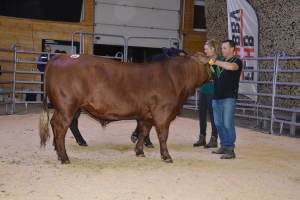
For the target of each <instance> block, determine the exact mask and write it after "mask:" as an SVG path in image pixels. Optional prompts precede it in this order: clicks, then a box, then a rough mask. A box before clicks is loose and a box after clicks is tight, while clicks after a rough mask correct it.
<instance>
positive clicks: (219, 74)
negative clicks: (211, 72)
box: [216, 56, 237, 78]
mask: <svg viewBox="0 0 300 200" xmlns="http://www.w3.org/2000/svg"><path fill="white" fill-rule="evenodd" d="M223 60H225V57H223V58H221V60H220V61H223ZM236 60H237V57H236V56H233V57H232V58H231V59H230V60H229V62H230V63H231V62H234V61H236ZM223 70H224V68H223V69H222V70H221V71H220V67H219V66H217V70H216V73H217V76H218V78H220V76H221V73H222V72H223Z"/></svg>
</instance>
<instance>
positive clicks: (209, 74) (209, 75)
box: [190, 56, 211, 81]
mask: <svg viewBox="0 0 300 200" xmlns="http://www.w3.org/2000/svg"><path fill="white" fill-rule="evenodd" d="M190 57H192V58H194V59H196V60H197V61H198V62H199V63H200V64H201V65H202V66H203V67H204V69H205V70H206V72H207V74H208V79H207V81H208V80H209V79H210V77H211V73H209V72H208V70H207V68H206V67H205V65H204V64H203V63H202V62H201V61H200V60H199V59H198V58H196V57H194V56H190Z"/></svg>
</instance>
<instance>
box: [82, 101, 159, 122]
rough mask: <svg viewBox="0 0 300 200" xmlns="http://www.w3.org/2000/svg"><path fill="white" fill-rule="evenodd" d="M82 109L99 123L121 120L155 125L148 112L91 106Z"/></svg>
mask: <svg viewBox="0 0 300 200" xmlns="http://www.w3.org/2000/svg"><path fill="white" fill-rule="evenodd" d="M81 109H82V110H83V111H84V112H86V113H87V114H89V115H91V116H92V117H93V118H95V119H97V120H99V121H119V120H133V119H136V120H142V121H145V122H148V123H151V124H152V123H154V121H153V118H152V115H151V114H149V113H148V112H146V111H145V112H138V111H137V110H134V109H120V108H119V109H116V108H111V107H109V106H108V107H106V108H94V107H92V106H90V105H87V106H82V107H81Z"/></svg>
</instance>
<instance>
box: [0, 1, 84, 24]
mask: <svg viewBox="0 0 300 200" xmlns="http://www.w3.org/2000/svg"><path fill="white" fill-rule="evenodd" d="M81 7H82V0H43V1H42V0H0V15H2V16H9V17H20V18H29V19H41V20H51V21H65V22H79V21H80V15H81Z"/></svg>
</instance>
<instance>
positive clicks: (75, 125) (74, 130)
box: [70, 109, 86, 144]
mask: <svg viewBox="0 0 300 200" xmlns="http://www.w3.org/2000/svg"><path fill="white" fill-rule="evenodd" d="M80 114H81V109H78V110H77V111H76V113H75V116H74V119H73V121H72V123H71V125H70V129H71V131H72V133H73V135H74V137H75V139H76V142H80V143H81V144H85V143H86V142H85V140H84V139H83V137H82V135H81V134H80V132H79V130H78V118H79V116H80Z"/></svg>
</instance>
